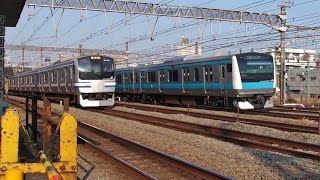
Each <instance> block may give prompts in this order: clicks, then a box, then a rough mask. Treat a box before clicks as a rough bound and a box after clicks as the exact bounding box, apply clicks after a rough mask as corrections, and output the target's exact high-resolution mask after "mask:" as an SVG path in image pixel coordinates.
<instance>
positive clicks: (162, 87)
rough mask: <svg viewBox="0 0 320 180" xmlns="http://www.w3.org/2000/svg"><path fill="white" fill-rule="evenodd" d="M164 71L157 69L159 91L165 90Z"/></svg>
mask: <svg viewBox="0 0 320 180" xmlns="http://www.w3.org/2000/svg"><path fill="white" fill-rule="evenodd" d="M165 82H166V80H165V71H164V70H163V69H162V70H160V71H158V83H159V92H166V91H165V88H166V87H165Z"/></svg>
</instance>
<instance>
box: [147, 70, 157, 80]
mask: <svg viewBox="0 0 320 180" xmlns="http://www.w3.org/2000/svg"><path fill="white" fill-rule="evenodd" d="M147 82H156V72H154V71H153V72H148V73H147Z"/></svg>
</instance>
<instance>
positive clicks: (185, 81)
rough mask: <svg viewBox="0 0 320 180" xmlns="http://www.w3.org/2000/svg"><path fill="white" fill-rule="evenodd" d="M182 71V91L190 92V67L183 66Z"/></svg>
mask: <svg viewBox="0 0 320 180" xmlns="http://www.w3.org/2000/svg"><path fill="white" fill-rule="evenodd" d="M181 72H182V91H183V93H189V92H190V90H191V84H190V69H189V68H183V69H182V71H181Z"/></svg>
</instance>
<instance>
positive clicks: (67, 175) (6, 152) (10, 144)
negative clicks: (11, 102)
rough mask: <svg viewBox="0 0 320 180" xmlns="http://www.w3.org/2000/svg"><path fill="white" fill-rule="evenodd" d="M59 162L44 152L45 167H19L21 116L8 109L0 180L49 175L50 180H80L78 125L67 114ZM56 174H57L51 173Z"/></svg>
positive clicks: (62, 125) (3, 125) (63, 120)
mask: <svg viewBox="0 0 320 180" xmlns="http://www.w3.org/2000/svg"><path fill="white" fill-rule="evenodd" d="M59 124H60V144H59V145H60V152H59V157H60V158H59V162H53V163H52V164H51V163H50V162H49V161H48V159H47V158H46V156H45V154H44V152H43V151H40V152H39V156H40V159H42V162H44V164H45V166H44V164H43V163H19V162H18V150H19V149H18V148H19V147H18V146H19V126H20V123H19V114H18V112H17V111H16V110H15V109H7V110H6V112H5V114H4V115H3V116H2V118H1V147H0V153H1V154H0V179H17V180H20V179H23V177H24V174H30V173H47V175H48V178H50V179H56V178H58V177H59V175H60V177H61V178H62V179H68V180H69V179H76V178H77V159H76V157H77V121H76V120H75V118H74V117H73V116H72V115H71V114H69V113H64V115H63V117H62V118H61V120H60V122H59ZM52 170H54V172H55V173H56V174H55V173H52V172H53V171H52Z"/></svg>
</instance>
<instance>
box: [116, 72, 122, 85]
mask: <svg viewBox="0 0 320 180" xmlns="http://www.w3.org/2000/svg"><path fill="white" fill-rule="evenodd" d="M116 82H117V83H121V82H122V81H121V74H117V76H116Z"/></svg>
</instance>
